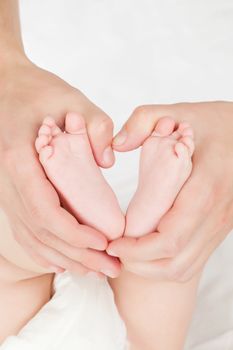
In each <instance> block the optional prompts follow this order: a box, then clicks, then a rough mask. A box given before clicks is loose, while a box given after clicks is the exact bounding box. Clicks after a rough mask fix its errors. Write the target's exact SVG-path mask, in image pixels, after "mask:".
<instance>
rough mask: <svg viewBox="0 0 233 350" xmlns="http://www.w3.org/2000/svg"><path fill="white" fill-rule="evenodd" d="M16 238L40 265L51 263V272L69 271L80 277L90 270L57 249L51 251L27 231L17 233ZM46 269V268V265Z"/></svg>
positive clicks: (17, 231)
mask: <svg viewBox="0 0 233 350" xmlns="http://www.w3.org/2000/svg"><path fill="white" fill-rule="evenodd" d="M15 238H16V240H17V241H18V242H19V243H20V245H21V246H22V247H24V248H25V250H26V252H28V254H29V255H30V256H31V257H32V258H35V259H36V261H37V262H38V263H39V264H40V262H42V259H43V261H46V262H47V263H49V270H50V271H54V272H63V271H64V270H68V271H70V272H75V273H78V274H80V275H83V274H86V273H87V272H88V271H89V270H88V269H87V268H86V267H85V266H83V265H82V264H81V263H79V262H77V261H74V260H72V259H69V258H68V257H66V256H64V255H63V254H61V253H59V252H58V251H56V250H55V249H51V248H49V247H47V246H46V245H44V244H43V243H41V242H40V241H39V240H38V239H36V238H35V237H33V236H32V235H31V234H30V232H29V231H28V230H27V229H24V230H23V231H22V229H21V231H20V232H19V230H16V231H15ZM44 267H46V266H45V265H44Z"/></svg>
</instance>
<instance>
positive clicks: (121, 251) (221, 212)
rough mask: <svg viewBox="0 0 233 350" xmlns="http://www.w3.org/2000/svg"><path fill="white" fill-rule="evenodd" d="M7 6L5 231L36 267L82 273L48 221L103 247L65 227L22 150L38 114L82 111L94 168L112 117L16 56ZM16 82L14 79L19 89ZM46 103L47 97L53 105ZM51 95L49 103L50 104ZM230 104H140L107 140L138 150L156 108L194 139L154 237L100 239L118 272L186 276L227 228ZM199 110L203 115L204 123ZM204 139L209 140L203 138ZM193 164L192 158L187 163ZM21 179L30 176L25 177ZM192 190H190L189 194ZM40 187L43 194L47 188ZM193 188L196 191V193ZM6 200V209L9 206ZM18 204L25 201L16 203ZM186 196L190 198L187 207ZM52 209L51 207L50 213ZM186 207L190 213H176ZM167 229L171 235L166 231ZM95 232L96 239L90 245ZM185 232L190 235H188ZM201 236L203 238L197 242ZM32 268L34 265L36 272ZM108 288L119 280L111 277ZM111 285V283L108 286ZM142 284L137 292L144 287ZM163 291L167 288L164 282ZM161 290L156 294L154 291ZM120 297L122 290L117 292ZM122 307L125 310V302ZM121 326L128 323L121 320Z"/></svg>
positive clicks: (10, 4)
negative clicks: (120, 138)
mask: <svg viewBox="0 0 233 350" xmlns="http://www.w3.org/2000/svg"><path fill="white" fill-rule="evenodd" d="M16 8H17V7H16V2H15V1H1V3H0V10H1V11H0V13H1V20H0V26H2V28H4V30H0V36H1V38H0V39H1V40H0V43H1V48H0V50H1V53H4V55H2V54H1V56H0V57H1V58H0V59H1V78H2V79H1V80H0V84H2V86H3V87H4V88H5V87H6V86H8V89H2V87H1V91H2V93H1V107H2V108H1V114H2V116H1V123H2V124H1V129H0V133H1V134H0V142H1V145H0V146H1V147H0V149H1V159H2V160H4V161H3V163H2V167H1V183H2V184H4V186H2V188H1V191H3V190H4V192H3V193H2V195H1V200H2V203H1V207H2V208H3V209H4V211H5V212H7V214H8V218H9V221H10V224H11V226H12V227H14V225H15V224H16V223H17V226H16V227H15V229H14V231H15V234H16V236H18V237H17V239H18V241H20V243H21V244H22V246H24V248H25V249H26V250H27V252H28V253H29V254H30V255H31V256H33V258H35V260H36V261H37V262H38V263H39V264H40V265H42V266H44V267H46V268H47V267H49V268H51V266H53V267H58V268H60V267H62V268H70V269H72V270H75V271H78V272H80V273H85V272H86V271H87V270H86V269H85V268H83V263H82V262H83V261H81V263H82V265H81V266H80V261H78V262H76V261H73V260H72V259H70V257H69V255H70V254H69V255H68V256H66V259H64V257H63V255H62V254H61V253H59V251H57V250H56V249H55V248H56V244H55V242H54V237H53V239H52V236H51V235H50V234H48V233H47V232H48V231H50V232H51V230H52V232H53V234H54V235H55V236H59V235H58V232H57V229H58V227H59V229H61V228H62V231H63V232H60V234H62V237H61V236H60V238H62V241H64V240H65V241H67V234H66V233H67V232H74V234H72V237H71V238H72V242H71V241H69V243H72V244H73V245H74V246H75V247H77V248H80V247H83V245H84V246H85V245H86V246H87V247H90V246H91V247H92V248H96V249H102V250H104V249H105V248H106V245H107V241H106V238H105V237H104V235H103V234H101V233H100V232H98V231H96V230H95V231H94V232H93V230H90V229H89V228H87V227H85V228H84V226H81V227H80V226H78V227H77V223H76V221H75V225H74V220H73V219H71V216H70V215H69V214H68V213H67V212H64V211H63V210H61V209H59V210H58V207H59V206H58V197H57V196H56V193H55V191H54V190H53V188H52V187H51V186H50V185H49V184H48V183H47V182H46V185H45V177H44V173H43V172H42V170H41V167H39V166H38V165H39V162H38V160H37V158H36V154H35V152H34V151H32V149H33V141H34V137H35V133H36V130H37V128H38V127H39V124H40V123H41V122H42V119H43V118H44V116H45V115H47V114H48V113H49V114H52V115H53V116H54V118H55V120H56V121H58V124H59V125H61V124H62V120H63V115H64V113H65V112H66V111H67V110H74V111H79V112H82V114H83V115H84V117H85V119H86V123H87V129H88V132H89V136H90V140H91V142H92V146H93V145H94V147H93V150H94V154H95V158H96V160H97V163H98V164H99V165H103V166H108V165H109V166H110V165H111V164H112V162H113V161H110V162H107V163H108V165H107V163H104V164H102V163H101V155H102V154H103V150H104V149H105V148H106V146H108V145H109V144H110V142H111V138H112V124H111V121H110V120H109V118H108V117H107V116H106V115H105V114H104V113H103V112H102V111H100V110H99V109H98V108H97V107H96V106H94V105H93V104H91V103H90V101H88V100H87V99H86V97H84V96H83V95H82V94H81V93H80V92H79V91H77V90H74V89H73V88H71V87H70V86H67V84H66V83H65V82H63V81H61V80H60V79H59V78H57V77H55V76H53V75H51V74H50V73H48V72H44V71H42V70H40V69H39V68H38V67H35V66H34V65H33V64H32V63H31V62H30V61H28V59H27V58H26V57H25V55H24V53H23V49H22V44H21V39H20V35H19V28H18V26H17V25H15V24H17V11H16V10H15V9H16ZM12 18H13V21H12ZM6 23H7V27H6ZM12 24H13V25H12ZM5 28H7V30H5ZM2 67H4V69H2ZM12 73H13V74H12ZM25 75H27V76H28V77H30V79H29V80H28V81H27V82H25V81H24V79H23V76H25ZM6 84H7V85H6ZM17 86H20V88H21V89H20V92H19V91H18V89H17ZM41 90H42V91H44V90H46V93H45V94H41ZM3 91H4V93H3ZM64 92H65V93H64ZM64 96H65V97H64ZM47 97H48V98H47ZM12 100H13V101H18V104H16V103H14V104H12V103H11V102H12ZM77 100H78V102H77ZM20 101H21V102H20ZM33 101H34V102H33ZM47 101H49V103H47ZM52 101H54V104H53V103H52ZM55 101H56V104H55ZM57 102H59V103H58V104H57ZM80 102H81V103H80ZM76 103H77V104H76ZM80 104H81V105H82V106H83V107H82V110H80ZM48 108H49V111H48ZM96 108H97V109H96ZM232 109H233V107H232V103H225V102H220V103H218V102H217V103H208V104H190V105H187V104H180V105H171V106H143V107H140V108H138V109H137V110H136V111H135V112H134V113H133V115H132V117H131V118H130V120H129V122H128V123H127V124H126V130H127V132H128V136H129V138H128V141H127V142H126V143H125V144H124V145H123V146H118V147H117V146H115V148H116V149H117V150H121V151H127V150H129V149H133V148H136V147H138V146H139V145H140V144H142V143H143V142H144V141H145V139H146V138H147V137H148V136H149V135H150V133H151V131H152V130H153V129H154V127H155V125H156V122H157V120H158V119H159V118H160V117H161V116H166V115H169V116H172V117H174V119H175V120H186V121H188V122H190V123H191V124H192V126H193V127H194V130H195V135H196V138H197V140H196V141H197V148H196V153H195V154H196V156H195V157H194V171H193V174H192V176H191V178H190V180H189V181H188V182H187V184H186V185H185V187H184V189H183V190H182V191H181V193H180V195H179V196H178V198H177V200H176V202H175V206H174V207H173V208H172V209H171V210H170V211H169V213H168V214H167V215H165V216H164V218H163V219H162V221H161V223H160V225H159V226H158V228H157V229H158V231H159V232H161V233H163V232H164V235H163V236H162V235H158V234H156V235H155V234H151V235H149V236H148V237H147V238H144V239H143V238H141V239H140V240H137V244H135V240H134V239H133V238H131V239H129V238H124V239H122V240H119V241H118V242H116V243H112V245H110V247H109V248H110V249H111V250H112V251H113V249H114V253H115V255H118V256H120V257H121V259H122V260H125V261H127V263H125V265H126V268H127V269H128V270H130V271H133V272H135V273H138V274H140V275H143V276H145V277H152V278H154V280H156V279H164V280H171V279H175V280H177V281H182V280H190V278H191V277H193V276H195V274H196V273H197V271H200V270H201V269H202V267H203V265H204V263H205V262H206V260H207V259H208V257H209V255H210V254H211V252H212V251H213V250H214V249H215V248H216V247H217V246H218V245H219V244H220V242H221V241H222V240H223V239H224V237H225V236H226V235H227V233H228V232H229V231H230V229H231V228H232V211H233V210H232V197H233V190H232V182H231V179H232V172H233V169H232V162H231V161H229V159H232V152H233V151H232V150H233V147H232V137H231V135H232V132H231V130H232V127H233V125H232V124H233V122H232ZM96 111H98V113H96ZM84 112H86V113H84ZM94 115H95V117H94ZM96 115H97V116H98V117H96ZM203 115H204V116H205V119H204V122H203ZM6 116H8V117H6ZM16 116H17V118H16ZM10 117H11V118H10ZM102 118H103V119H102ZM29 121H30V122H29ZM142 125H143V128H142ZM210 125H211V130H210ZM22 126H24V127H22ZM139 127H140V128H139ZM99 128H100V129H102V128H103V129H104V132H100V133H98V130H99ZM15 129H17V131H18V132H17V135H16V134H15V133H14V135H15V138H14V139H10V141H11V142H10V143H9V138H6V135H9V134H13V132H14V131H15ZM3 131H4V133H3ZM100 134H101V136H100ZM96 135H97V136H96ZM211 140H214V141H215V142H209V141H211ZM95 145H98V147H97V146H96V147H95ZM203 150H205V152H203ZM216 153H217V155H218V157H217V159H216V157H215V155H216ZM19 155H22V156H21V157H22V158H21V159H24V160H25V159H27V162H25V163H27V164H28V166H29V168H27V169H25V170H26V172H23V169H22V168H21V167H20V157H19ZM111 157H112V156H110V158H111ZM111 159H112V158H111ZM195 164H198V165H197V166H196V167H195ZM15 169H18V171H17V172H16V171H15ZM31 169H33V172H34V178H37V180H36V182H35V183H34V182H33V181H32V178H31V177H30V176H28V174H29V173H30V170H31ZM6 174H7V175H6ZM35 174H36V175H37V176H35ZM30 179H31V181H29V180H30ZM204 180H206V181H204ZM29 182H30V183H31V185H32V186H31V187H30V191H32V192H30V194H28V195H27V196H26V194H27V188H29V186H28V183H29ZM13 184H14V186H13ZM15 184H16V185H18V186H19V187H18V188H20V189H21V197H19V196H18V195H17V193H16V191H15ZM24 184H25V186H24ZM38 184H39V185H40V186H39V189H40V191H39V192H40V196H37V195H36V194H35V192H33V188H34V189H35V188H36V187H38ZM26 185H27V186H26ZM33 185H35V186H33ZM203 186H204V187H203ZM197 188H200V191H199V192H198V191H197ZM216 188H217V190H216ZM48 192H49V197H48V195H47V193H48ZM200 193H201V196H200V195H198V194H200ZM33 194H35V196H34V195H33ZM22 196H23V197H24V202H23V201H22V200H21V198H22ZM190 196H191V198H193V201H192V203H191V201H189V198H190ZM34 197H35V198H36V203H35V202H34V201H33V198H34ZM41 197H43V201H41V203H42V202H43V203H44V202H46V201H47V202H48V203H49V205H48V208H46V213H47V214H48V215H46V217H47V218H46V217H45V215H44V210H43V209H44V208H43V207H42V206H41V204H40V203H38V198H41ZM8 199H9V200H8ZM48 199H49V200H48ZM13 203H14V206H15V207H13ZM23 203H26V204H27V205H26V206H25V205H23ZM55 203H56V205H55ZM193 203H195V207H194V208H193ZM216 203H217V205H216ZM54 206H55V207H56V210H54ZM31 209H32V215H28V214H29V212H30V213H31ZM48 210H49V211H48ZM16 213H20V217H21V218H24V220H22V219H21V220H19V219H18V216H17V217H16ZM33 213H34V215H33ZM188 213H191V214H192V215H184V214H188ZM203 213H205V214H203ZM38 214H39V215H38ZM207 214H208V215H207ZM61 215H63V219H61ZM38 216H39V219H38ZM188 216H189V219H190V217H191V221H189V222H188V221H187V220H185V219H184V218H186V217H188ZM51 217H52V218H53V222H58V223H59V224H58V225H57V227H53V229H52V228H51V227H50V225H51V224H52V223H51V222H50V223H49V222H48V221H50V220H49V218H51ZM29 218H30V220H29ZM54 218H56V220H54ZM59 218H60V220H59ZM71 220H72V222H71ZM29 221H30V222H29ZM45 222H46V225H45ZM26 223H27V225H26ZM61 223H63V225H61ZM44 226H46V228H45V227H44ZM74 226H75V228H74ZM25 227H27V239H26V238H25V237H26V235H24V233H23V232H25ZM28 227H29V228H30V229H28ZM38 227H39V229H38ZM48 228H49V229H48ZM81 230H86V231H85V232H87V231H88V232H89V233H90V236H89V237H88V238H89V239H88V238H86V235H83V232H82V233H81ZM43 232H44V233H45V234H43ZM166 232H167V234H166ZM168 232H169V233H171V235H169V237H168ZM194 232H195V233H196V234H195V237H196V239H194V238H193V236H194ZM202 232H203V233H204V234H202ZM17 233H18V235H17ZM38 233H40V234H39V237H40V239H41V240H43V241H44V242H42V243H43V245H39V244H38V242H37V241H36V242H35V240H33V239H31V238H32V237H37V236H38ZM41 233H42V234H41ZM40 235H41V236H40ZM83 237H84V238H85V242H81V243H80V240H82V239H84V238H83ZM96 237H97V241H98V242H96ZM37 238H38V237H37ZM71 238H70V239H71ZM190 238H192V239H191V240H190ZM28 239H31V240H30V242H31V244H30V245H29V246H26V245H25V242H26V241H27V242H28ZM73 239H74V240H75V244H74V241H73ZM77 239H78V243H77V241H76V240H77ZM45 240H46V242H45ZM94 240H95V244H94V245H95V246H93V241H94ZM87 241H88V242H87ZM188 242H189V244H188ZM207 242H208V244H206V243H207ZM45 248H46V249H45ZM63 248H64V245H63ZM148 256H149V257H150V262H146V263H145V262H143V263H142V261H143V260H145V258H146V257H147V258H148ZM126 258H127V259H126ZM158 258H168V260H167V264H166V265H165V266H160V265H159V264H158V263H156V259H158ZM88 260H89V262H91V264H92V269H94V270H97V271H100V270H102V269H103V266H104V268H105V269H106V268H107V269H109V268H110V269H113V270H114V272H115V273H116V270H117V268H118V267H117V264H116V263H115V261H114V260H109V259H108V257H106V256H105V258H104V260H102V259H98V261H96V259H93V261H92V256H91V257H89V259H88ZM132 261H133V262H132ZM135 261H136V262H135ZM98 264H99V265H98ZM100 265H101V266H100ZM41 271H44V270H43V269H42V270H41ZM117 271H119V270H117ZM121 281H122V283H123V287H122V289H121V291H122V290H123V289H124V285H125V283H126V282H125V280H124V278H122V279H121ZM139 282H140V280H139V281H138V283H137V284H136V283H132V284H130V287H129V290H130V289H131V288H132V289H133V288H134V286H136V285H137V286H140V283H139ZM190 283H191V282H190ZM118 285H119V286H120V282H119V284H118ZM156 285H157V290H158V291H159V290H160V288H158V283H155V286H156ZM186 285H187V284H186ZM145 286H146V285H145ZM162 286H165V287H164V288H166V286H169V284H168V283H164V284H162ZM115 288H116V289H117V284H116V287H115ZM180 288H181V287H180ZM144 290H145V293H146V291H147V289H144ZM148 290H150V288H148ZM169 290H171V289H170V287H169ZM193 290H195V288H193ZM161 294H162V295H164V291H163V293H161ZM125 295H127V292H126V294H125ZM151 298H152V301H153V302H154V299H155V298H154V291H153V293H152V294H151ZM158 299H159V296H158ZM158 299H157V300H158ZM128 301H129V299H128ZM155 304H156V303H155ZM128 307H129V308H130V307H131V305H130V303H129V304H128ZM147 307H148V308H149V305H147V304H145V305H144V306H143V310H144V312H145V313H146V310H147ZM150 307H151V303H150ZM128 316H130V315H128ZM128 324H129V325H130V320H129V322H128Z"/></svg>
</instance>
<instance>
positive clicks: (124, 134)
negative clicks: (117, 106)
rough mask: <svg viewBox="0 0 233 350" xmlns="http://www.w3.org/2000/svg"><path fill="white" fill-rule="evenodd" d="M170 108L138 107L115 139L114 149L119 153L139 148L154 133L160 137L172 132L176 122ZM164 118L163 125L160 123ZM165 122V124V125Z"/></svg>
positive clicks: (155, 106)
mask: <svg viewBox="0 0 233 350" xmlns="http://www.w3.org/2000/svg"><path fill="white" fill-rule="evenodd" d="M170 113H171V111H170V110H169V106H167V107H165V106H161V105H160V106H159V105H147V106H140V107H137V108H136V109H135V110H134V111H133V113H132V114H131V116H130V117H129V119H128V120H127V122H126V123H125V124H124V126H123V127H122V129H121V130H120V131H119V133H118V134H117V135H116V136H115V137H114V139H113V143H112V145H113V148H114V149H115V150H116V151H119V152H126V151H131V150H133V149H136V148H138V147H139V146H141V145H142V144H143V142H144V141H145V140H146V139H147V138H148V137H149V136H150V135H151V133H152V132H153V131H155V132H156V133H158V134H159V135H160V136H166V135H167V133H168V132H169V133H170V132H172V130H173V129H174V124H175V122H174V121H173V119H171V118H170V117H165V116H166V115H169V114H170ZM162 117H163V123H160V122H158V121H159V119H161V118H162ZM164 122H165V123H164Z"/></svg>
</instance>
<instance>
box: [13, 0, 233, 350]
mask: <svg viewBox="0 0 233 350" xmlns="http://www.w3.org/2000/svg"><path fill="white" fill-rule="evenodd" d="M21 13H22V29H23V37H24V42H25V46H26V51H27V52H28V53H29V56H30V57H31V59H32V60H33V61H34V62H36V63H37V64H38V65H40V66H42V67H44V68H46V69H47V70H50V71H52V72H54V73H56V74H58V75H59V76H60V77H62V78H64V79H65V80H66V81H68V82H69V83H71V84H72V85H74V86H77V87H78V88H79V89H81V90H82V91H83V92H84V93H85V94H86V95H87V96H88V97H89V98H90V99H91V100H92V101H94V102H95V103H96V104H97V105H99V106H100V107H101V108H103V109H104V110H105V111H106V112H107V113H108V114H109V115H110V116H111V117H112V118H113V119H114V122H115V125H116V128H117V129H118V128H119V127H120V125H121V124H122V123H123V122H124V121H125V119H126V118H127V117H128V116H129V114H130V113H131V112H132V110H133V109H134V108H135V107H136V106H138V105H140V104H147V103H172V102H180V101H199V100H202V101H203V100H214V99H218V100H221V99H226V100H233V1H232V0H221V1H219V0H205V1H203V0H189V1H187V0H145V1H141V0H117V1H116V0H99V1H94V0H93V1H92V0H79V1H77V0H69V1H66V0H46V1H45V0H44V1H42V0H41V1H27V0H21ZM203 117H204V116H203ZM137 156H138V152H133V153H130V154H120V155H118V156H117V163H116V166H115V167H114V168H113V169H110V170H107V171H105V172H104V173H105V175H106V177H107V179H108V180H109V182H110V183H111V185H112V186H113V188H114V190H115V191H116V193H117V195H118V197H119V200H120V202H121V204H122V207H123V208H126V206H127V203H128V201H129V198H130V196H131V195H132V193H133V190H134V189H135V186H136V178H137V176H136V173H137ZM122 169H124V171H122ZM232 240H233V238H232V237H229V238H228V239H227V240H226V241H225V242H224V243H223V244H222V245H221V247H220V248H219V249H218V250H217V251H216V253H215V254H214V255H213V256H212V257H211V259H210V261H209V263H208V266H207V268H206V271H205V273H204V275H203V278H202V282H201V285H200V289H199V298H198V303H197V308H196V312H195V315H194V318H193V323H192V327H191V329H190V334H189V337H188V340H187V346H186V349H187V350H231V349H233V331H232V330H233V282H232V266H233V254H232V247H233V241H232ZM82 283H83V284H82V288H83V289H82V290H85V293H87V294H88V287H89V284H88V283H87V284H86V285H85V282H84V281H83V282H82ZM79 286H80V284H79V282H78V284H77V289H79ZM105 287H106V291H107V290H108V286H107V285H105ZM98 290H99V289H98V288H97V289H96V293H98ZM92 292H93V295H92V297H93V298H94V299H95V294H94V291H92ZM85 293H84V294H85ZM68 294H69V293H68ZM77 294H78V293H77ZM68 299H69V298H68ZM94 299H93V300H94ZM62 300H63V302H62V306H61V308H60V306H59V303H57V308H58V311H57V312H58V313H59V315H61V314H62V313H63V312H64V315H65V314H66V309H65V307H63V306H64V305H67V307H68V308H71V309H72V307H73V308H76V310H77V311H78V310H79V307H80V304H79V301H80V300H78V297H77V299H76V298H73V297H72V298H70V299H69V300H66V301H65V298H62ZM76 302H77V303H78V304H76ZM112 302H113V300H112ZM63 303H64V304H63ZM72 303H73V304H72ZM49 305H51V307H52V306H53V301H52V302H51V304H50V303H49V304H47V306H46V307H45V310H46V308H47V309H48V310H50V306H49ZM72 305H73V306H72ZM84 305H85V303H84ZM108 305H110V304H108ZM92 307H93V311H92V312H93V315H94V316H95V317H97V319H98V320H99V327H100V329H101V330H102V331H103V332H102V341H103V344H105V343H104V342H105V338H107V339H108V334H107V333H108V332H106V331H105V327H104V326H105V325H106V324H108V323H110V319H111V315H112V313H111V312H110V313H109V314H108V312H107V310H105V311H106V312H104V313H101V312H100V314H99V315H98V314H97V310H99V308H98V306H95V303H94V302H93V303H92ZM111 307H113V306H111ZM111 307H110V309H111ZM46 317H47V321H46ZM51 317H53V322H55V317H54V315H53V316H51ZM77 317H78V316H77ZM114 317H115V316H114ZM114 317H113V320H114ZM38 319H40V318H38ZM49 319H50V314H49V312H47V313H46V314H45V313H44V314H43V320H44V321H43V324H45V325H46V324H48V323H49ZM41 320H42V317H41ZM64 320H66V318H65V316H64ZM89 322H90V318H89V316H87V317H85V315H83V317H82V323H81V324H80V322H77V327H76V330H77V333H78V334H81V333H82V330H83V327H84V328H85V324H86V323H87V324H89ZM39 323H40V322H39V321H38V325H37V327H35V329H34V326H33V327H31V328H30V327H29V329H31V338H34V337H35V338H36V337H37V334H40V330H39V328H40V327H42V326H43V324H41V325H40V324H39ZM31 324H32V325H34V321H32V323H31ZM97 324H98V322H97ZM80 327H81V330H80ZM46 329H47V328H46ZM48 329H49V328H48ZM119 329H120V332H121V327H120V328H119ZM93 331H94V327H93ZM54 332H55V334H56V336H58V335H60V328H58V330H57V331H56V330H55V329H54ZM122 332H123V333H122V334H121V335H120V333H119V337H120V339H121V336H123V334H124V331H122ZM26 334H27V332H26V333H22V336H20V337H19V341H20V339H21V338H23V337H26ZM32 334H33V336H32ZM46 334H48V333H46ZM53 334H54V333H53ZM71 334H73V335H74V339H73V342H74V344H75V345H76V344H77V343H75V342H76V340H75V339H76V338H75V332H74V331H73V333H72V331H71V333H70V335H71ZM55 338H56V337H55ZM36 339H37V338H36ZM87 339H88V338H87ZM11 341H16V338H13V339H9V342H11ZM38 341H39V340H38ZM48 341H49V339H48ZM67 341H68V342H70V343H72V341H71V340H70V339H68V337H67ZM84 341H86V340H84ZM106 341H107V340H106ZM30 346H31V347H30V350H32V349H33V350H34V348H33V346H32V344H31V343H30ZM113 346H114V345H112V347H111V346H110V347H109V348H108V349H109V350H110V349H111V350H112V349H115V348H114V347H113ZM66 348H69V349H72V345H71V347H68V346H65V345H64V347H63V349H66ZM7 349H8V348H7ZM24 349H26V347H24ZM40 349H42V348H40ZM50 349H51V348H50ZM57 349H58V348H57ZM76 349H82V350H84V349H89V348H88V346H87V347H86V348H85V347H82V346H81V345H80V344H79V346H78V344H77V345H76ZM93 349H97V347H94V348H93ZM102 349H104V345H103V347H102ZM119 349H120V348H119Z"/></svg>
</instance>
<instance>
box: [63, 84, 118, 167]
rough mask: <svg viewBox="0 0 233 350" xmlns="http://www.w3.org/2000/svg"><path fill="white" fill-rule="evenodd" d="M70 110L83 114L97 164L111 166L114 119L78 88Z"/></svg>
mask: <svg viewBox="0 0 233 350" xmlns="http://www.w3.org/2000/svg"><path fill="white" fill-rule="evenodd" d="M69 110H73V111H76V112H79V113H81V114H82V115H83V117H84V119H85V121H86V126H87V130H88V135H89V139H90V142H91V146H92V150H93V154H94V157H95V160H96V162H97V164H98V165H99V166H101V167H103V168H109V167H111V166H112V165H113V164H114V161H115V157H114V153H113V150H112V147H111V145H112V138H113V121H112V119H111V118H110V117H109V116H108V115H107V114H106V113H105V112H104V111H102V110H101V109H100V108H99V107H97V106H96V105H95V104H94V103H92V102H91V101H90V100H89V99H88V98H87V97H86V96H85V95H83V94H82V93H81V92H80V91H79V90H76V89H75V90H74V95H73V99H72V101H69Z"/></svg>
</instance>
